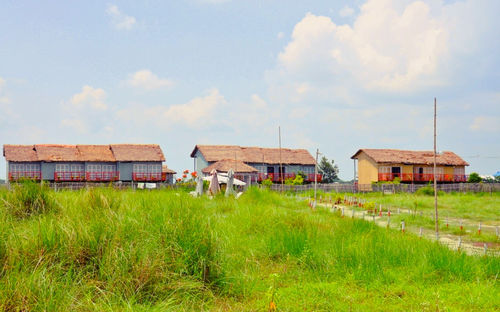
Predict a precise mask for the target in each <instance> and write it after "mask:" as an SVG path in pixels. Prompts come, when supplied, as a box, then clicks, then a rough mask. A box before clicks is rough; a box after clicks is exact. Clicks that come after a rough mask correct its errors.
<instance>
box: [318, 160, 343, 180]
mask: <svg viewBox="0 0 500 312" xmlns="http://www.w3.org/2000/svg"><path fill="white" fill-rule="evenodd" d="M318 167H319V169H320V173H321V174H323V179H322V182H324V183H332V182H335V181H338V180H339V176H338V174H339V167H338V166H337V165H335V164H334V161H333V159H332V160H331V161H329V160H328V159H327V158H326V157H325V156H323V157H322V158H321V161H320V162H319V165H318Z"/></svg>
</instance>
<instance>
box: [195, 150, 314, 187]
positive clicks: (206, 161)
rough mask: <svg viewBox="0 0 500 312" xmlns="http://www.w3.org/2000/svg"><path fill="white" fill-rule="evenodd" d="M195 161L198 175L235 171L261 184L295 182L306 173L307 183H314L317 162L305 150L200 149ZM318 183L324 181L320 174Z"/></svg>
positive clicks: (247, 179)
mask: <svg viewBox="0 0 500 312" xmlns="http://www.w3.org/2000/svg"><path fill="white" fill-rule="evenodd" d="M191 157H192V158H193V160H194V171H198V172H202V173H203V174H204V175H208V174H209V173H210V171H211V170H212V169H217V171H222V172H227V171H228V170H229V169H233V171H234V173H235V176H236V177H237V178H238V179H240V180H243V181H249V182H258V181H262V180H265V179H268V178H271V179H272V180H273V181H274V182H278V181H281V180H282V179H287V178H292V179H293V178H295V175H296V174H297V173H299V172H302V173H304V174H306V177H307V178H306V180H307V181H309V182H310V181H314V167H315V164H316V162H315V160H314V158H313V157H312V156H311V154H310V153H309V152H308V151H307V150H305V149H289V148H282V149H281V150H280V149H279V148H264V147H243V146H237V145H196V146H195V147H194V149H193V151H192V152H191ZM280 163H281V168H282V169H280ZM318 181H321V175H319V174H318Z"/></svg>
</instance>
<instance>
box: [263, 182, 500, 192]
mask: <svg viewBox="0 0 500 312" xmlns="http://www.w3.org/2000/svg"><path fill="white" fill-rule="evenodd" d="M426 186H429V185H427V184H378V185H377V184H373V185H372V184H360V185H357V184H340V183H332V184H321V183H320V184H318V186H317V189H318V190H320V191H323V192H337V193H362V192H383V193H414V192H416V191H417V190H418V189H420V188H422V187H426ZM260 187H262V188H263V187H266V186H262V185H261V186H260ZM431 187H433V186H432V185H431ZM269 188H270V189H271V190H273V191H278V192H279V191H281V188H282V185H281V184H273V185H271V186H269ZM313 189H314V184H312V183H311V184H305V185H283V190H284V191H285V192H295V193H298V192H304V191H309V190H313ZM437 189H438V190H439V191H443V192H447V193H449V192H462V193H466V192H473V193H478V192H499V191H500V183H450V184H438V185H437Z"/></svg>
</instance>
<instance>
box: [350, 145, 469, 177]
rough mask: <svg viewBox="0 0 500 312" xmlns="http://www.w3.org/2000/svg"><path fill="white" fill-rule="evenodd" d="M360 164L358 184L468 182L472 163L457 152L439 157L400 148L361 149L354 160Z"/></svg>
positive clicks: (429, 152)
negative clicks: (468, 169) (394, 181)
mask: <svg viewBox="0 0 500 312" xmlns="http://www.w3.org/2000/svg"><path fill="white" fill-rule="evenodd" d="M351 158H352V159H354V160H357V161H358V183H359V184H370V183H372V182H378V181H393V180H394V179H396V178H397V179H399V180H400V181H401V182H403V183H428V182H429V181H433V180H434V178H435V179H436V181H438V182H465V181H467V177H466V175H465V166H468V165H469V164H468V163H467V162H466V161H465V160H463V159H462V158H460V156H458V155H457V154H455V153H453V152H448V151H446V152H442V153H438V154H437V155H436V175H435V176H434V171H433V170H434V152H432V151H408V150H397V149H360V150H358V151H357V152H356V153H355V154H354V155H353V156H352V157H351Z"/></svg>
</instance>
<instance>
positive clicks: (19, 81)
mask: <svg viewBox="0 0 500 312" xmlns="http://www.w3.org/2000/svg"><path fill="white" fill-rule="evenodd" d="M498 12H500V2H498V1H493V0H492V1H487V0H463V1H406V0H392V1H391V0H367V1H289V0H288V1H280V0H267V1H243V0H225V1H224V0H185V1H112V2H102V1H79V2H76V1H71V2H67V1H43V2H39V1H2V5H1V9H0V111H1V115H0V143H1V144H34V143H66V144H107V143H124V142H133V143H158V144H160V145H161V146H162V148H163V151H164V153H165V156H166V158H167V164H168V165H169V167H171V168H173V169H175V170H177V171H181V170H183V169H185V168H188V169H192V159H190V158H189V153H190V152H191V150H192V149H193V147H194V146H195V144H237V145H242V146H265V147H276V146H277V145H278V126H281V131H282V143H283V146H285V147H291V148H306V149H308V150H309V151H310V152H311V154H313V153H314V151H315V150H316V148H319V149H320V151H321V152H322V153H323V154H324V155H325V156H327V157H328V158H330V159H334V160H335V162H336V163H337V164H338V165H339V167H340V176H341V178H344V179H351V178H352V172H353V169H352V160H351V159H350V156H351V155H353V154H354V153H355V152H356V151H357V150H358V149H359V148H399V149H415V150H431V149H432V146H433V145H432V144H433V142H432V114H433V98H434V97H437V100H438V150H451V151H454V152H456V153H457V154H459V155H460V156H462V157H463V158H464V159H465V160H466V161H468V162H469V163H470V164H471V166H470V167H469V168H468V169H467V171H468V172H471V171H477V172H479V173H481V174H493V173H494V172H496V171H498V170H499V169H500V144H499V143H498V142H499V138H500V57H499V55H500V40H499V38H500V20H499V19H498V17H497V16H496V15H497V13H498ZM3 177H5V161H4V159H3V158H2V160H1V162H0V178H3Z"/></svg>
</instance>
